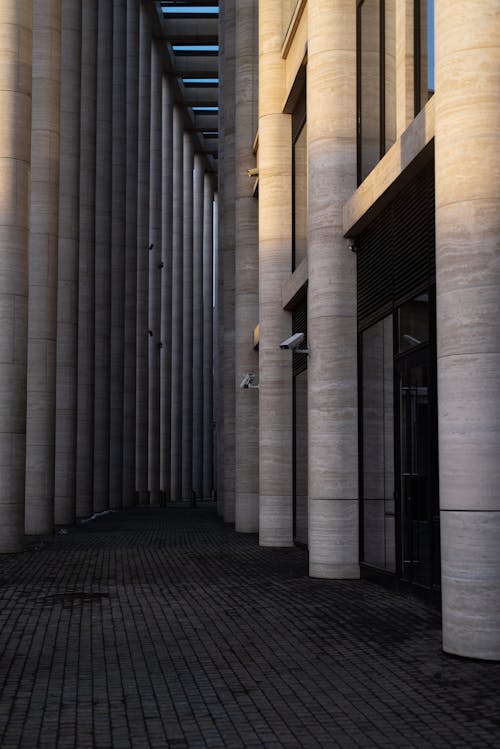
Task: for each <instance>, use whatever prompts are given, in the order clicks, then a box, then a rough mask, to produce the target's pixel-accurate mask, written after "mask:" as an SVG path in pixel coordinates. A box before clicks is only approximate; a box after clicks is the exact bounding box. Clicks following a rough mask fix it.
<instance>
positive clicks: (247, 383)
mask: <svg viewBox="0 0 500 749" xmlns="http://www.w3.org/2000/svg"><path fill="white" fill-rule="evenodd" d="M254 379H255V372H247V373H246V375H245V376H244V378H243V379H242V381H241V382H240V388H243V390H247V389H248V388H258V387H259V386H258V385H254V382H253V381H254Z"/></svg>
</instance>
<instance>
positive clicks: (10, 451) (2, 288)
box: [0, 0, 32, 553]
mask: <svg viewBox="0 0 500 749" xmlns="http://www.w3.org/2000/svg"><path fill="white" fill-rule="evenodd" d="M31 24H32V3H31V0H18V2H15V3H5V4H3V6H2V8H1V10H0V112H1V113H2V116H1V117H0V180H1V183H2V221H1V224H0V248H1V249H0V310H1V316H2V325H1V326H0V404H1V412H0V423H1V427H0V553H16V552H19V551H22V548H23V535H24V470H25V445H26V345H27V316H28V241H29V236H28V231H29V188H30V139H31Z"/></svg>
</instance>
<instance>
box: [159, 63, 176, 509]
mask: <svg viewBox="0 0 500 749" xmlns="http://www.w3.org/2000/svg"><path fill="white" fill-rule="evenodd" d="M173 106H174V100H173V95H172V86H171V84H170V81H169V79H168V78H167V76H166V75H164V76H163V81H162V178H161V179H162V189H161V195H162V208H161V252H162V255H161V262H162V269H161V343H162V347H161V350H160V419H161V424H160V489H161V491H162V493H163V494H164V495H165V499H170V449H171V438H170V415H171V403H172V346H171V344H172V339H171V333H172V201H173Z"/></svg>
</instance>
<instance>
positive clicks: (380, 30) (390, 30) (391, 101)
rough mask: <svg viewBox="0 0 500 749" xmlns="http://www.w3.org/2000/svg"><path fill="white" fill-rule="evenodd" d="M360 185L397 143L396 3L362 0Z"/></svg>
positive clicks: (359, 31) (359, 18) (359, 10)
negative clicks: (388, 150)
mask: <svg viewBox="0 0 500 749" xmlns="http://www.w3.org/2000/svg"><path fill="white" fill-rule="evenodd" d="M357 86H358V88H357V91H358V183H359V182H362V181H363V180H364V178H365V177H366V176H367V175H368V174H369V173H370V172H371V170H372V169H373V167H374V166H375V165H376V164H377V162H378V161H379V160H380V158H381V157H382V156H383V155H384V153H385V152H386V151H387V149H388V148H390V146H391V145H392V144H393V143H394V142H395V140H396V4H395V0H358V6H357Z"/></svg>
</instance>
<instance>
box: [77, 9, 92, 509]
mask: <svg viewBox="0 0 500 749" xmlns="http://www.w3.org/2000/svg"><path fill="white" fill-rule="evenodd" d="M96 70H97V0H88V1H87V0H85V2H84V3H83V4H82V70H81V113H80V229H79V258H78V392H77V429H76V516H77V517H85V516H88V515H90V514H91V512H92V505H93V464H94V268H95V258H94V248H95V167H96V161H95V153H96V152H95V139H96V96H97V85H96V82H97V74H96Z"/></svg>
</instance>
